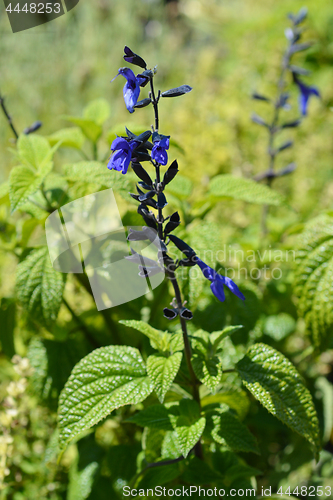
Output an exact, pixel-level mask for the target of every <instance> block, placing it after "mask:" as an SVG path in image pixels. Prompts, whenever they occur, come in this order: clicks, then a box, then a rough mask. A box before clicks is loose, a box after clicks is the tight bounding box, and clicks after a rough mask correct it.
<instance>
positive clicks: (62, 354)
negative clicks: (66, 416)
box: [27, 333, 90, 408]
mask: <svg viewBox="0 0 333 500" xmlns="http://www.w3.org/2000/svg"><path fill="white" fill-rule="evenodd" d="M88 347H90V346H86V345H85V342H84V339H83V338H82V334H81V333H76V334H71V335H70V337H69V338H68V339H66V340H64V341H57V340H49V339H41V338H39V337H33V338H32V340H31V341H30V343H29V348H28V353H27V357H28V359H29V361H30V365H31V366H32V368H33V370H34V371H33V374H32V375H31V377H30V379H29V381H30V383H31V387H32V389H33V391H34V393H35V394H36V395H37V396H38V397H39V398H41V399H44V400H47V403H48V405H49V406H52V408H53V406H54V401H57V399H58V397H59V394H60V392H61V390H62V389H63V387H64V385H65V383H66V381H67V379H68V377H69V376H70V374H71V371H72V369H73V367H74V366H75V365H76V363H78V362H79V361H80V359H81V358H83V357H84V356H85V355H86V354H87V353H88V352H89V349H88ZM59 359H61V363H59Z"/></svg>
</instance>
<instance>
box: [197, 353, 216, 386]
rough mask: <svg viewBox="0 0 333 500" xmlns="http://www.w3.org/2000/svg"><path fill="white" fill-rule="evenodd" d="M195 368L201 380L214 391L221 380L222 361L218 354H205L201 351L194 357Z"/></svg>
mask: <svg viewBox="0 0 333 500" xmlns="http://www.w3.org/2000/svg"><path fill="white" fill-rule="evenodd" d="M192 365H193V370H194V373H195V374H196V376H197V377H198V379H199V380H200V382H202V383H203V384H205V385H206V386H207V387H208V388H209V389H210V390H211V391H212V392H214V391H215V389H216V387H217V386H218V385H219V383H220V382H221V377H222V363H221V361H220V359H219V358H218V357H217V356H212V357H208V356H203V355H202V354H201V353H198V354H194V355H193V357H192Z"/></svg>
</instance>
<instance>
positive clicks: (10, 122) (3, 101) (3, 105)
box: [0, 95, 18, 139]
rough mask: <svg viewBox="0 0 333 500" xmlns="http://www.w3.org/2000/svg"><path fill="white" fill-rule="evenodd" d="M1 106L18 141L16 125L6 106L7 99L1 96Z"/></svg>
mask: <svg viewBox="0 0 333 500" xmlns="http://www.w3.org/2000/svg"><path fill="white" fill-rule="evenodd" d="M0 106H1V108H2V111H3V112H4V115H5V117H6V118H7V121H8V124H9V126H10V128H11V129H12V131H13V134H14V135H15V139H18V133H17V132H16V128H15V127H14V124H13V122H12V118H11V116H10V114H9V113H8V111H7V108H6V106H5V99H4V97H2V96H1V95H0Z"/></svg>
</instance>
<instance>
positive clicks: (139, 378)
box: [59, 346, 153, 449]
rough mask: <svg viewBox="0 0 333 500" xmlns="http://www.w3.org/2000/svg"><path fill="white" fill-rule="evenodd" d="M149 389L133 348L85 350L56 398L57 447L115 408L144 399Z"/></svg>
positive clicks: (142, 368) (147, 380) (112, 347)
mask: <svg viewBox="0 0 333 500" xmlns="http://www.w3.org/2000/svg"><path fill="white" fill-rule="evenodd" d="M152 390H153V384H152V383H151V381H150V380H149V378H148V377H147V374H146V368H145V365H144V362H143V360H142V358H141V355H140V353H139V351H138V350H137V349H134V348H133V347H128V346H107V347H101V348H100V349H96V350H95V351H93V352H92V353H90V354H88V356H86V357H85V358H83V359H82V360H81V361H80V362H79V363H78V364H77V365H76V366H75V367H74V369H73V371H72V373H71V376H70V377H69V379H68V381H67V382H66V384H65V387H64V389H63V391H62V392H61V395H60V398H59V428H60V436H59V442H60V448H61V449H64V448H65V447H66V445H67V444H68V443H69V441H71V440H72V439H73V438H74V437H75V436H77V435H78V434H80V433H81V432H82V431H84V430H86V429H89V428H90V427H92V426H93V425H95V424H97V423H98V422H99V421H100V420H101V419H102V418H105V417H106V416H107V415H109V414H110V413H111V412H112V411H113V410H115V409H116V408H119V407H121V406H124V405H130V404H137V403H140V402H141V401H143V400H145V399H146V398H147V396H148V395H149V394H150V393H151V392H152Z"/></svg>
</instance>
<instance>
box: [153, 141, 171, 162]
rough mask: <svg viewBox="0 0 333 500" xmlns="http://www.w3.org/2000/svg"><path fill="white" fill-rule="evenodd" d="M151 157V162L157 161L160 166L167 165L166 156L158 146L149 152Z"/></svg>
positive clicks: (163, 150)
mask: <svg viewBox="0 0 333 500" xmlns="http://www.w3.org/2000/svg"><path fill="white" fill-rule="evenodd" d="M151 157H152V159H153V160H155V161H157V163H160V164H161V165H166V164H167V163H168V154H167V152H166V151H165V149H163V148H160V147H158V146H154V147H153V149H152V152H151Z"/></svg>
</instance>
